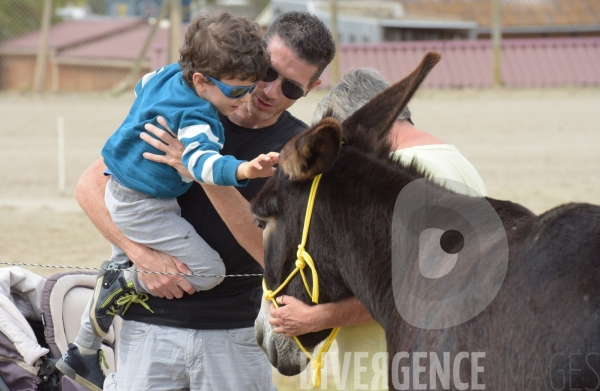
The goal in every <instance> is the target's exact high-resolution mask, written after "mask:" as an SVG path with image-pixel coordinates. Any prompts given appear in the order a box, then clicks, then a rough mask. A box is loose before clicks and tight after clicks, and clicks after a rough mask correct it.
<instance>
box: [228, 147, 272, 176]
mask: <svg viewBox="0 0 600 391" xmlns="http://www.w3.org/2000/svg"><path fill="white" fill-rule="evenodd" d="M277 163H279V153H277V152H269V153H267V154H266V155H265V154H262V155H260V156H258V157H257V158H255V159H253V160H251V161H249V162H244V163H242V164H240V165H239V166H238V169H237V172H236V175H235V177H236V178H237V179H238V180H243V179H253V178H267V177H270V176H271V175H273V173H274V172H275V167H273V166H274V165H275V164H277Z"/></svg>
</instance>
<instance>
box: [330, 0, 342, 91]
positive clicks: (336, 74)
mask: <svg viewBox="0 0 600 391" xmlns="http://www.w3.org/2000/svg"><path fill="white" fill-rule="evenodd" d="M329 19H330V21H331V23H329V27H330V28H331V35H333V41H334V42H335V46H336V48H335V49H336V50H335V56H334V57H333V61H331V84H332V86H333V85H335V84H337V83H338V82H339V81H340V59H339V47H338V42H339V39H338V28H337V20H338V8H337V0H329Z"/></svg>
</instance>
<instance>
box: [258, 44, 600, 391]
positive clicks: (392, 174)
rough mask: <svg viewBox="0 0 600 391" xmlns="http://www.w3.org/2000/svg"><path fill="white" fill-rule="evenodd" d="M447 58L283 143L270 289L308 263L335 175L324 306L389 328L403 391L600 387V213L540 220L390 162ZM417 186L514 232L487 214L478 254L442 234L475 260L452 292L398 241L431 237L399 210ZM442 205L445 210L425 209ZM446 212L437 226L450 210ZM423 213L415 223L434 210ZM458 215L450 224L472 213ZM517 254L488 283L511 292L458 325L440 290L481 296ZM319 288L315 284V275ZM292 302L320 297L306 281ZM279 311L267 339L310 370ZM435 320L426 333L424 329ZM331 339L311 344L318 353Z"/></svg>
mask: <svg viewBox="0 0 600 391" xmlns="http://www.w3.org/2000/svg"><path fill="white" fill-rule="evenodd" d="M438 61H439V54H437V53H428V54H427V55H426V56H425V58H424V59H423V61H422V63H421V64H420V65H419V67H418V68H417V69H416V70H415V71H414V72H413V73H412V74H410V75H409V76H408V77H407V78H405V79H404V80H402V81H400V82H398V83H397V84H395V85H393V86H391V87H390V88H388V89H387V90H385V91H384V92H382V93H381V94H379V95H378V96H376V97H375V98H374V99H373V100H372V101H371V102H369V103H368V104H367V105H365V106H364V107H363V108H362V109H360V110H358V111H357V112H356V113H354V115H352V116H351V117H350V118H348V119H347V120H345V121H344V122H343V123H341V124H340V123H339V122H337V121H336V120H334V119H332V118H324V119H322V120H321V122H320V123H319V124H317V125H316V126H313V127H312V128H310V129H307V130H306V131H305V132H303V133H301V134H299V135H297V136H296V137H295V138H293V139H292V140H291V141H290V142H289V143H288V144H287V145H286V146H285V147H284V148H283V150H282V152H281V155H280V169H279V170H277V172H276V173H275V175H274V176H273V177H272V178H270V179H269V181H268V182H267V184H266V185H265V186H264V188H263V189H262V191H261V192H260V193H259V195H258V196H257V197H256V198H255V199H254V200H253V202H252V211H253V213H254V214H255V216H256V218H257V221H258V222H259V226H261V227H262V228H263V229H264V243H265V283H266V286H267V287H269V288H270V289H275V288H277V287H278V286H279V285H280V284H281V283H282V282H283V281H284V279H285V278H286V277H287V276H288V275H289V274H290V272H291V271H292V270H293V269H294V267H295V266H294V261H295V260H296V251H297V246H298V243H299V242H300V238H301V234H302V228H303V224H304V214H305V208H306V203H307V198H308V193H309V191H310V188H311V183H312V179H313V178H314V177H315V176H316V175H318V174H322V179H321V182H320V185H319V187H318V190H317V194H316V200H315V204H314V211H313V216H312V221H311V226H310V231H309V234H308V242H307V244H306V250H307V251H308V252H309V253H310V254H311V256H312V258H313V259H314V261H315V264H316V268H317V270H318V275H319V282H320V284H319V285H320V299H319V302H320V303H326V302H333V301H338V300H341V299H344V298H347V297H350V296H352V295H354V296H355V297H357V298H358V299H359V300H360V301H361V302H362V303H363V305H364V306H365V307H366V308H367V309H368V311H369V312H370V314H371V316H372V317H373V318H374V319H375V320H376V321H377V322H378V323H379V324H381V325H382V327H383V329H384V330H385V334H386V341H387V346H388V370H389V377H388V380H389V388H390V389H450V388H452V389H467V388H471V389H486V390H517V389H519V390H520V389H531V390H547V389H550V388H552V389H573V390H575V389H598V387H600V375H599V374H600V207H599V206H594V205H590V204H574V203H572V204H566V205H562V206H559V207H557V208H555V209H552V210H550V211H548V212H546V213H544V214H542V215H540V216H535V215H533V214H532V213H531V212H530V211H529V210H527V209H526V208H524V207H522V206H520V205H518V204H515V203H512V202H509V201H499V200H494V199H491V198H474V197H468V196H463V195H458V194H455V193H453V192H452V191H450V190H447V189H446V188H443V187H441V186H439V185H437V184H435V183H433V182H430V181H429V180H427V179H424V178H425V173H423V172H420V171H419V170H418V169H417V168H416V167H415V166H414V165H409V166H406V165H402V164H401V163H398V162H396V161H392V160H391V159H390V157H389V151H390V145H389V144H388V142H387V141H386V140H387V137H386V136H387V132H388V131H389V129H390V128H391V126H392V124H393V122H394V120H395V119H396V117H397V115H398V113H399V112H400V111H401V110H402V109H403V108H404V106H405V105H406V104H407V103H408V101H409V100H410V99H411V97H412V96H413V95H414V93H415V91H416V90H417V88H418V86H419V85H420V83H421V82H422V80H423V79H424V78H425V76H426V75H427V73H428V72H429V71H430V70H431V69H432V67H433V66H434V65H435V64H436V63H437V62H438ZM414 183H422V184H423V183H424V187H423V188H424V189H425V192H426V193H427V194H429V195H433V196H432V198H433V199H436V200H442V203H444V202H445V205H446V206H447V205H459V207H460V208H463V209H462V210H471V211H472V212H473V213H471V212H467V214H468V216H470V217H467V219H469V218H473V219H477V218H478V217H477V216H483V215H485V214H486V213H487V212H486V209H485V208H486V207H485V205H487V207H488V209H491V210H492V211H493V214H494V215H495V216H496V217H497V220H498V222H497V223H498V224H499V226H500V231H498V232H500V234H499V233H498V232H495V233H494V234H493V235H492V234H490V235H488V236H489V237H486V235H487V234H488V233H489V232H492V231H491V230H489V229H488V228H486V227H485V224H488V225H489V224H492V225H493V224H494V221H493V218H491V220H490V219H487V220H486V219H483V220H482V221H483V224H484V227H483V228H482V231H481V232H476V233H475V234H477V235H479V239H478V240H479V241H478V242H477V243H478V246H480V247H481V248H478V249H476V251H467V252H466V254H465V255H464V256H463V255H462V251H463V250H461V248H462V247H464V248H467V247H468V246H469V245H468V243H467V242H468V241H469V240H470V239H469V238H466V236H468V235H467V234H465V237H462V238H461V237H458V238H457V237H456V236H452V235H450V239H447V240H446V242H447V243H445V244H444V243H442V241H443V240H440V245H441V246H442V247H444V248H445V249H446V250H447V252H448V253H449V254H450V253H452V254H458V261H457V265H461V268H460V270H459V271H457V272H456V273H455V272H454V271H453V272H450V273H449V274H448V275H447V276H445V277H441V278H438V281H441V285H440V286H441V288H440V287H436V286H434V285H431V281H432V280H431V279H423V278H421V279H420V280H419V276H418V272H415V270H417V271H418V270H419V267H418V264H419V254H418V249H417V250H416V251H415V250H410V251H407V250H406V248H404V247H406V246H412V247H415V240H413V241H412V242H411V240H409V239H406V238H400V239H398V237H397V234H398V233H399V232H404V233H408V234H407V235H408V236H410V235H411V234H412V235H413V239H414V236H416V242H418V240H419V232H416V233H411V231H410V230H408V229H406V228H407V227H410V226H411V224H412V220H411V219H412V215H410V214H408V215H406V213H405V214H404V215H403V214H402V213H401V214H395V211H396V210H397V209H398V208H400V209H402V208H403V207H404V208H407V207H408V208H409V207H410V205H406V204H404V205H403V204H401V205H396V203H397V200H398V199H399V198H400V197H399V195H402V194H403V190H405V189H408V188H409V187H410V186H412V184H414ZM418 194H421V193H418ZM423 194H424V193H423ZM444 200H445V201H444ZM482 205H484V206H482ZM442 206H443V205H442ZM428 207H429V208H434V206H431V205H430V206H427V205H425V206H423V208H425V209H427V208H428ZM457 207H458V206H457ZM395 208H396V209H395ZM423 208H421V209H423ZM446 209H452V208H446ZM432 210H434V211H435V213H429V215H430V216H434V220H435V216H439V215H440V214H442V215H443V214H444V213H445V212H444V211H443V209H439V208H438V209H432ZM440 211H441V212H440ZM415 213H417V212H415ZM419 213H421V215H418V213H417V214H415V216H420V217H423V216H425V215H424V214H423V211H422V210H421V212H419ZM448 213H450V212H448ZM469 213H470V214H469ZM425 214H427V212H425ZM488 215H489V213H488ZM449 216H453V217H452V218H448V219H446V220H453V219H454V218H455V217H456V216H458V217H456V218H457V219H460V218H461V217H460V216H459V215H457V214H456V213H454V214H452V213H450V214H449ZM442 217H443V216H442ZM463 218H464V216H463ZM417 220H418V219H417ZM490 221H491V223H490ZM403 229H404V231H403ZM459 236H460V235H459ZM467 239H469V240H467ZM403 246H404V247H403ZM503 246H505V247H506V261H505V262H504V263H503V262H501V261H498V262H497V264H489V263H488V264H487V265H486V267H487V268H489V269H490V270H491V271H490V272H488V273H487V275H486V273H485V271H484V273H483V274H484V275H485V276H484V280H485V284H497V287H498V288H497V289H496V290H495V291H494V292H492V297H491V299H490V302H489V303H488V302H485V303H484V304H485V305H484V306H481V301H482V300H484V299H483V298H482V297H480V296H481V295H475V296H473V297H471V298H470V299H469V300H468V301H467V306H471V305H472V306H480V307H481V308H480V309H478V310H477V311H475V312H474V313H473V314H471V315H470V316H469V317H468V319H462V320H461V319H458V320H457V321H455V322H454V323H452V318H453V317H455V315H456V313H455V312H454V311H455V310H454V309H445V308H444V306H441V307H440V306H437V307H436V306H435V305H436V303H435V302H436V300H434V299H432V297H435V296H428V295H430V294H437V293H440V291H441V292H442V294H443V293H444V291H452V289H454V290H455V292H454V293H456V292H459V293H460V291H461V290H464V289H469V288H470V287H469V284H471V283H472V282H473V280H474V279H475V278H476V277H477V276H480V275H478V274H477V273H479V272H481V269H482V267H481V266H478V265H479V264H480V261H481V262H483V261H484V260H485V258H486V257H487V256H488V255H491V254H493V253H496V252H498V251H499V250H501V249H502V247H503ZM416 247H417V248H418V245H417V246H416ZM484 247H485V248H484ZM398 255H401V257H400V258H398ZM415 265H416V266H415ZM477 278H479V277H477ZM486 278H487V279H486ZM307 280H308V281H309V284H312V278H311V276H310V273H308V275H307ZM415 280H418V282H416V283H415ZM498 282H499V283H498ZM485 284H484V285H481V286H480V287H479V288H481V287H484V288H485V286H486V285H485ZM419 287H421V288H423V287H424V288H425V291H424V293H420V294H422V296H423V297H424V300H421V301H419V300H417V301H412V302H410V301H408V304H407V305H409V306H411V305H412V306H413V308H408V315H409V316H412V318H413V319H411V320H408V319H406V318H407V316H406V314H407V311H406V309H403V308H399V307H398V304H399V303H402V300H403V298H405V297H408V296H410V295H411V294H413V293H412V292H411V289H416V288H419ZM454 293H452V294H454ZM280 294H285V295H291V296H294V297H296V298H298V299H300V300H302V301H304V302H305V303H311V300H310V298H309V296H308V294H307V292H306V290H305V287H304V285H303V283H302V281H301V279H300V278H299V277H296V278H292V279H291V280H290V282H289V284H287V285H286V287H285V288H284V289H283V290H282V291H281V293H280ZM464 297H466V296H464ZM443 299H445V298H443ZM439 301H440V302H443V300H442V299H440V300H439ZM415 303H417V304H415ZM405 304H406V303H405ZM268 308H269V302H268V301H266V300H263V305H262V308H261V312H260V314H259V317H258V318H257V321H256V325H255V326H256V334H257V341H258V343H259V345H261V347H262V349H263V350H264V352H265V353H266V354H267V356H268V357H269V360H270V361H271V363H272V365H273V366H275V367H276V368H277V370H278V371H279V372H280V373H282V374H284V375H295V374H298V373H300V372H301V371H302V370H303V369H304V365H306V364H305V363H303V362H302V361H301V360H299V357H300V356H301V353H300V350H299V348H298V347H297V345H296V343H295V342H294V340H293V339H287V338H284V337H282V336H281V335H278V334H276V333H274V332H273V331H272V327H271V326H270V325H269V323H268V316H269V313H268ZM467 309H468V308H467ZM461 311H462V310H461ZM459 312H460V311H459ZM421 315H422V317H423V318H426V321H427V322H426V325H425V326H422V325H419V324H417V326H418V327H416V326H415V322H417V323H418V322H419V320H420V319H419V316H421ZM415 316H416V318H417V319H416V320H415V319H414V318H415ZM459 317H460V316H459ZM448 319H450V324H449V325H448V322H447V320H448ZM444 322H446V323H444ZM436 324H437V325H438V326H436ZM440 324H441V325H442V326H439V325H440ZM432 325H433V326H432ZM329 331H330V330H323V331H321V332H317V333H310V334H305V335H302V336H300V337H299V339H300V341H301V342H302V343H303V344H304V346H305V347H306V348H307V349H308V350H311V349H314V347H315V346H316V345H317V344H318V343H319V342H320V341H322V340H323V339H324V338H325V337H326V336H327V335H328V334H329ZM447 355H449V356H450V358H452V362H453V363H454V367H453V368H450V366H451V364H450V358H447V357H446V356H447ZM409 357H410V358H409ZM415 357H416V361H415ZM442 357H443V365H442V364H441V361H440V360H442ZM428 358H429V359H428ZM436 359H437V361H436ZM411 363H412V366H413V368H412V369H413V370H412V371H411V370H410V366H411ZM423 365H424V367H423ZM436 376H437V377H436ZM482 386H483V388H482Z"/></svg>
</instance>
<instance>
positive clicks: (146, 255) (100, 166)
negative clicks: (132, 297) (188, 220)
mask: <svg viewBox="0 0 600 391" xmlns="http://www.w3.org/2000/svg"><path fill="white" fill-rule="evenodd" d="M104 170H106V166H105V165H104V162H103V160H102V158H99V159H98V160H96V161H95V162H94V163H93V164H92V165H91V166H90V167H89V168H88V169H87V170H86V171H85V172H84V173H83V175H82V176H81V178H80V179H79V181H78V182H77V187H76V188H75V199H76V200H77V202H78V203H79V205H80V206H81V208H82V209H83V211H84V212H85V213H86V214H87V216H88V218H89V219H90V220H91V221H92V223H93V224H94V225H95V226H96V228H97V229H98V231H100V233H101V234H102V235H103V236H104V237H105V238H106V239H107V240H108V241H109V242H111V243H112V244H114V245H115V246H117V247H119V248H120V249H122V250H123V251H124V252H125V253H126V254H127V256H128V257H129V259H130V260H131V261H132V262H133V263H134V264H135V265H136V267H137V268H138V269H139V270H148V271H159V272H170V273H190V270H189V269H188V267H187V266H185V265H184V264H183V263H181V262H180V261H179V260H177V259H175V258H173V257H171V256H169V255H167V254H164V253H161V252H158V251H155V250H152V249H151V248H148V247H146V246H144V245H142V244H139V243H135V242H132V241H131V240H129V239H127V237H126V236H125V235H123V233H122V232H121V231H120V230H119V229H118V228H117V226H116V225H115V224H114V223H113V222H112V219H111V218H110V214H109V212H108V210H107V209H106V205H105V204H104V191H105V188H106V183H107V182H108V178H107V177H106V176H105V175H104ZM140 279H141V280H142V282H143V283H144V284H145V285H146V286H147V287H148V289H150V291H151V292H153V293H154V294H155V295H156V296H158V297H166V298H168V299H172V298H173V297H177V298H180V297H182V296H183V292H184V291H185V292H188V293H190V294H192V293H194V292H195V290H194V287H193V286H192V285H191V284H190V283H189V282H188V281H187V280H186V279H185V278H184V277H182V276H168V275H156V274H146V273H140Z"/></svg>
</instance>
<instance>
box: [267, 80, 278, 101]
mask: <svg viewBox="0 0 600 391" xmlns="http://www.w3.org/2000/svg"><path fill="white" fill-rule="evenodd" d="M265 84H266V85H265V88H264V89H263V91H264V92H265V95H266V96H267V98H269V99H277V98H278V97H279V92H280V91H281V80H279V79H277V80H273V81H272V82H268V83H267V82H265Z"/></svg>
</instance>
